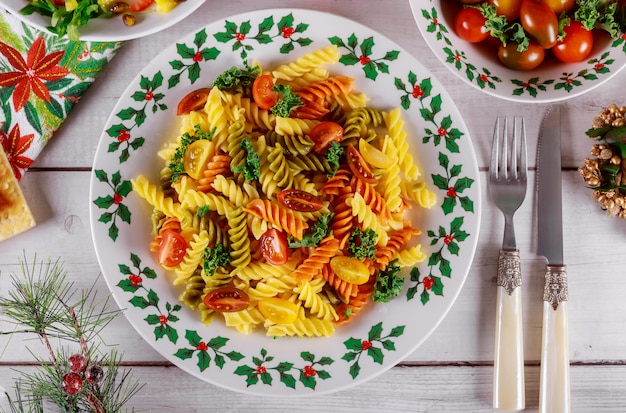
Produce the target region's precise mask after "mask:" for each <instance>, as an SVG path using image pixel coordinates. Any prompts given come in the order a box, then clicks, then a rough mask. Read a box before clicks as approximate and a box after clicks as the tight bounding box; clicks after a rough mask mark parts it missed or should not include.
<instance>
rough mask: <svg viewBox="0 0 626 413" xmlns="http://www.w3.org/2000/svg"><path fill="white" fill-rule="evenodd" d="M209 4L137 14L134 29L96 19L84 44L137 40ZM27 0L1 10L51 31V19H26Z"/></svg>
mask: <svg viewBox="0 0 626 413" xmlns="http://www.w3.org/2000/svg"><path fill="white" fill-rule="evenodd" d="M205 1H206V0H189V1H185V2H182V3H180V4H179V5H178V6H176V7H175V8H174V9H173V10H172V11H171V12H169V13H157V12H150V13H141V14H137V15H136V17H137V22H136V24H135V25H134V26H125V25H124V23H123V22H122V19H121V18H111V19H92V20H90V21H89V23H87V24H86V25H85V26H83V27H81V28H80V29H79V30H80V40H83V41H94V42H115V41H123V40H131V39H137V38H139V37H143V36H148V35H151V34H154V33H157V32H160V31H161V30H164V29H167V28H168V27H170V26H172V25H174V24H176V23H178V22H179V21H181V20H182V19H184V18H185V17H187V16H189V15H190V14H191V13H193V12H194V11H195V10H196V9H197V8H198V7H200V6H202V4H203V3H204V2H205ZM26 4H27V2H26V0H2V2H0V7H3V8H5V9H6V10H8V11H9V12H11V13H12V14H13V15H14V16H15V17H17V18H18V19H20V20H22V21H24V22H25V23H28V24H29V25H31V26H33V27H35V28H37V29H39V30H43V31H48V30H47V29H46V27H47V26H50V17H47V16H43V15H41V14H38V13H33V14H31V15H29V16H24V15H23V14H21V13H20V10H21V9H22V8H24V6H26Z"/></svg>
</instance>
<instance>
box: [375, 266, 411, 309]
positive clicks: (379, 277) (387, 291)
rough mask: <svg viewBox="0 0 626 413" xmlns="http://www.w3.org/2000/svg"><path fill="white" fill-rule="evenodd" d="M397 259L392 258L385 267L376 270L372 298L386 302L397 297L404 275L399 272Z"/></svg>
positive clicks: (400, 290)
mask: <svg viewBox="0 0 626 413" xmlns="http://www.w3.org/2000/svg"><path fill="white" fill-rule="evenodd" d="M397 261H398V260H393V261H391V262H390V263H389V265H388V266H387V268H385V269H384V270H381V271H378V274H376V282H375V283H374V293H373V294H372V299H373V300H374V301H376V302H379V303H386V302H388V301H390V300H391V299H392V298H394V297H397V296H399V295H400V293H401V292H402V286H403V285H404V277H403V276H402V275H401V274H400V266H399V265H398V264H397Z"/></svg>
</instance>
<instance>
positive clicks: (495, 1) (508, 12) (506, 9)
mask: <svg viewBox="0 0 626 413" xmlns="http://www.w3.org/2000/svg"><path fill="white" fill-rule="evenodd" d="M487 3H489V4H490V5H492V6H495V7H496V13H497V14H499V15H502V16H505V17H506V19H507V20H508V21H511V20H515V19H517V18H518V17H519V13H520V7H521V6H522V0H487Z"/></svg>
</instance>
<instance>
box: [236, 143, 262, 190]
mask: <svg viewBox="0 0 626 413" xmlns="http://www.w3.org/2000/svg"><path fill="white" fill-rule="evenodd" d="M241 149H243V150H245V151H246V152H247V154H246V161H245V164H244V165H243V166H239V165H233V166H232V168H231V169H232V170H233V172H235V173H243V174H244V176H245V177H246V179H247V180H248V181H253V180H255V179H259V177H260V176H261V159H260V158H259V154H257V153H256V151H255V150H254V146H252V142H251V141H250V138H243V139H242V140H241Z"/></svg>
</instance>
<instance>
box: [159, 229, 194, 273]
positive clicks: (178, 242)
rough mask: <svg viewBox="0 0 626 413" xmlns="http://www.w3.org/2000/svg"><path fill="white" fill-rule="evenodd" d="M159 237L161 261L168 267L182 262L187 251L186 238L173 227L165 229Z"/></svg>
mask: <svg viewBox="0 0 626 413" xmlns="http://www.w3.org/2000/svg"><path fill="white" fill-rule="evenodd" d="M159 237H160V238H159V240H158V244H159V251H158V259H159V263H160V264H161V265H165V266H166V267H175V266H177V265H178V264H180V263H181V261H182V260H183V258H184V257H185V252H186V251H187V241H185V238H183V236H182V235H180V234H179V233H178V232H177V231H174V230H172V229H167V230H165V231H163V233H162V234H160V235H159Z"/></svg>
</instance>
